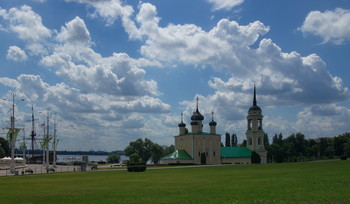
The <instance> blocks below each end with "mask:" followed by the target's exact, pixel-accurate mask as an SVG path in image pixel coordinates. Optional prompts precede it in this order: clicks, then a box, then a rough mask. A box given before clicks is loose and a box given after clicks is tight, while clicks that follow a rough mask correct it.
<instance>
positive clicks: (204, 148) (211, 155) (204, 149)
mask: <svg viewBox="0 0 350 204" xmlns="http://www.w3.org/2000/svg"><path fill="white" fill-rule="evenodd" d="M220 145H221V137H220V135H204V134H199V135H194V157H193V159H194V163H195V164H201V154H202V153H204V154H205V156H206V164H220Z"/></svg>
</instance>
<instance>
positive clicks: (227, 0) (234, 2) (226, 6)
mask: <svg viewBox="0 0 350 204" xmlns="http://www.w3.org/2000/svg"><path fill="white" fill-rule="evenodd" d="M207 1H208V2H209V3H211V4H213V10H231V9H232V8H234V7H236V6H239V5H241V4H242V3H243V2H244V0H207Z"/></svg>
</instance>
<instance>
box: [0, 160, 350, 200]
mask: <svg viewBox="0 0 350 204" xmlns="http://www.w3.org/2000/svg"><path fill="white" fill-rule="evenodd" d="M0 198H1V203H350V161H330V162H310V163H291V164H267V165H243V166H219V167H203V168H184V169H163V170H147V171H146V172H142V173H128V172H126V171H107V172H81V173H80V172H75V173H57V174H47V175H42V174H41V175H28V176H17V177H13V176H12V177H1V178H0Z"/></svg>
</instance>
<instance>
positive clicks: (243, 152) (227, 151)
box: [221, 147, 252, 158]
mask: <svg viewBox="0 0 350 204" xmlns="http://www.w3.org/2000/svg"><path fill="white" fill-rule="evenodd" d="M251 155H252V151H251V150H250V149H248V148H246V147H221V158H242V157H251Z"/></svg>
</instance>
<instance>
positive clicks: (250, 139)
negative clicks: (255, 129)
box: [248, 137, 253, 145]
mask: <svg viewBox="0 0 350 204" xmlns="http://www.w3.org/2000/svg"><path fill="white" fill-rule="evenodd" d="M248 140H249V142H248V143H249V145H252V144H253V141H252V138H251V137H250V138H249V139H248Z"/></svg>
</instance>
